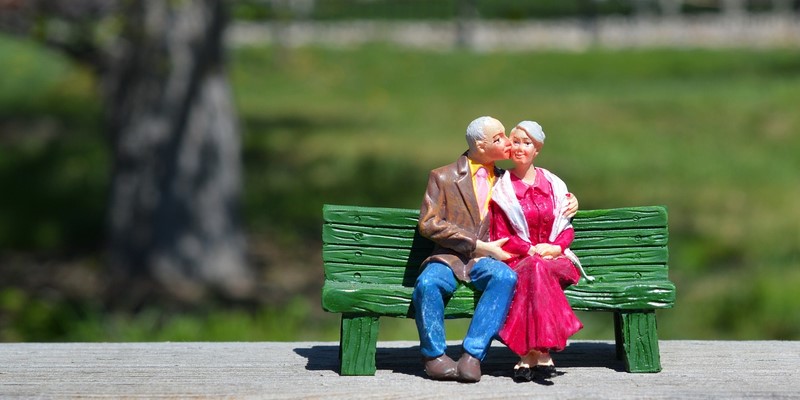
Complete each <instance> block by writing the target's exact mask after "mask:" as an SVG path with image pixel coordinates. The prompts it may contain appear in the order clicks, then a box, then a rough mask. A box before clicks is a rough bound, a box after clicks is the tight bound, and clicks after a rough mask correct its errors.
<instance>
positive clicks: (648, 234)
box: [322, 224, 668, 250]
mask: <svg viewBox="0 0 800 400" xmlns="http://www.w3.org/2000/svg"><path fill="white" fill-rule="evenodd" d="M667 235H668V234H667V227H666V226H661V227H646V228H638V229H626V228H622V229H607V230H576V232H575V240H574V241H573V242H572V246H571V248H572V249H573V250H575V249H593V248H602V247H633V246H636V247H639V246H663V245H665V244H667ZM322 240H323V242H324V243H329V244H351V245H356V246H375V247H412V246H425V243H423V242H425V241H428V239H425V238H423V237H422V236H420V234H419V232H418V231H417V229H416V225H414V226H410V227H407V228H396V227H392V228H387V227H378V226H362V225H341V224H325V225H324V226H323V227H322ZM415 242H416V243H415ZM428 247H433V244H430V246H428Z"/></svg>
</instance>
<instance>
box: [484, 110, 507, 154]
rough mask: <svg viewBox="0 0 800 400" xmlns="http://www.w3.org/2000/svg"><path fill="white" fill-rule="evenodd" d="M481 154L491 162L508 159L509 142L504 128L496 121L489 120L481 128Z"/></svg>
mask: <svg viewBox="0 0 800 400" xmlns="http://www.w3.org/2000/svg"><path fill="white" fill-rule="evenodd" d="M483 134H484V139H483V153H484V155H485V156H486V158H488V159H490V160H491V161H499V160H506V159H508V158H509V157H510V153H511V142H510V141H509V140H508V138H507V137H506V128H505V127H503V124H501V123H500V121H498V120H496V119H490V120H489V121H487V122H486V125H484V127H483Z"/></svg>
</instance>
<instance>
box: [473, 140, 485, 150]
mask: <svg viewBox="0 0 800 400" xmlns="http://www.w3.org/2000/svg"><path fill="white" fill-rule="evenodd" d="M485 148H486V140H476V141H475V149H476V150H479V151H483V150H484V149H485Z"/></svg>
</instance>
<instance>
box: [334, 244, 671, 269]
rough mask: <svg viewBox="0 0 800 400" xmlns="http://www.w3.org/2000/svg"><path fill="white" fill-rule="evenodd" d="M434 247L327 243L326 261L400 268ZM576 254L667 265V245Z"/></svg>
mask: <svg viewBox="0 0 800 400" xmlns="http://www.w3.org/2000/svg"><path fill="white" fill-rule="evenodd" d="M430 251H431V250H430V248H413V249H411V248H408V247H405V248H390V247H358V246H347V245H339V244H323V245H322V260H323V261H324V262H326V263H327V262H338V263H350V264H358V265H393V266H399V267H405V266H413V267H417V266H419V264H420V263H421V262H422V261H423V260H424V259H425V258H426V257H428V255H430ZM575 254H576V255H577V256H578V258H579V259H580V260H581V264H582V265H583V266H584V267H588V266H601V265H630V264H666V262H667V256H668V254H667V247H666V246H651V247H636V248H632V247H626V248H608V249H576V250H575Z"/></svg>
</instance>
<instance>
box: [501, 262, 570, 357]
mask: <svg viewBox="0 0 800 400" xmlns="http://www.w3.org/2000/svg"><path fill="white" fill-rule="evenodd" d="M512 268H513V269H514V270H515V271H516V272H517V286H516V290H515V292H514V298H513V300H512V302H511V307H510V308H509V311H508V317H506V322H505V325H504V326H503V328H502V329H501V330H500V332H499V337H500V339H501V340H502V341H503V343H505V344H506V346H508V348H509V349H511V350H512V351H513V352H515V353H517V354H519V355H525V354H527V353H528V352H530V351H531V350H537V351H540V352H550V351H561V350H563V349H564V348H565V347H566V346H567V339H568V338H569V337H570V336H572V335H573V334H575V332H577V331H579V330H580V329H581V328H583V324H581V322H580V320H578V317H577V316H575V312H573V311H572V307H570V305H569V302H568V301H567V296H566V295H565V294H564V289H565V288H566V287H567V286H570V285H574V284H576V283H577V282H578V279H580V274H579V272H578V270H577V268H576V267H575V266H574V265H573V264H572V262H571V261H570V260H569V259H567V258H566V257H563V256H561V257H557V258H555V259H550V260H545V259H543V258H542V257H541V256H539V255H535V256H527V257H525V258H523V259H522V260H520V261H519V262H518V263H516V265H514V266H513V267H512Z"/></svg>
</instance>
